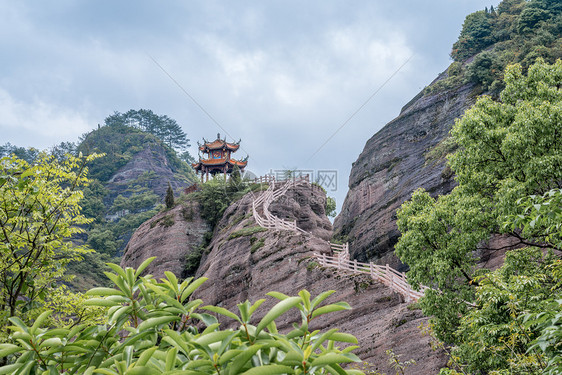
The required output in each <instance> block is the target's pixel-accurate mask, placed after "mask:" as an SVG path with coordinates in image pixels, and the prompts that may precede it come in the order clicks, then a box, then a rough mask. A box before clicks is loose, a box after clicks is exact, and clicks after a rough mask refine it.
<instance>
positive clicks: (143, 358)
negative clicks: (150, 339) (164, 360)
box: [135, 346, 158, 367]
mask: <svg viewBox="0 0 562 375" xmlns="http://www.w3.org/2000/svg"><path fill="white" fill-rule="evenodd" d="M157 349H158V347H157V346H153V347H152V348H148V349H145V350H144V351H143V352H142V354H141V355H140V357H139V359H138V361H137V362H136V363H135V367H136V366H144V365H146V364H147V363H148V361H149V360H150V357H152V355H153V354H154V352H155V351H156V350H157Z"/></svg>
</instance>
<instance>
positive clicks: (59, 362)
mask: <svg viewBox="0 0 562 375" xmlns="http://www.w3.org/2000/svg"><path fill="white" fill-rule="evenodd" d="M153 259H154V258H150V259H148V260H146V261H145V262H143V264H142V265H141V266H140V267H139V268H138V269H137V270H134V269H132V268H127V269H122V268H121V267H119V266H117V265H115V264H110V267H111V268H112V269H113V271H114V272H113V273H108V274H107V275H108V277H109V278H110V279H111V280H112V282H113V284H114V285H113V287H112V288H94V289H91V290H90V291H89V292H88V293H87V295H89V296H95V298H91V299H89V300H88V301H86V304H87V305H91V306H102V307H106V308H108V310H107V314H106V323H105V324H97V325H96V324H86V325H79V326H76V327H73V328H62V329H49V328H43V327H44V324H43V323H44V322H45V320H46V319H47V318H48V316H49V315H50V314H51V312H50V311H45V312H44V313H42V314H41V315H40V316H39V317H38V318H37V320H36V321H35V323H34V324H33V325H32V326H28V325H26V324H25V323H24V322H22V321H21V320H20V319H18V318H10V322H11V323H12V326H10V329H11V330H12V332H13V333H12V336H11V339H12V341H11V343H9V344H3V345H2V347H1V350H0V358H5V357H9V358H10V359H11V362H12V363H11V364H9V365H6V366H3V367H0V372H1V373H24V372H25V373H63V372H66V373H84V374H92V373H94V371H95V372H97V373H105V374H117V373H125V371H126V373H128V374H161V373H178V374H179V373H181V374H217V373H220V374H241V373H245V374H280V373H318V374H319V373H322V374H326V373H331V374H336V373H337V374H361V373H362V372H361V371H356V370H344V369H343V368H342V367H341V366H340V364H341V363H350V362H359V358H357V356H356V355H354V354H352V353H351V351H352V350H353V349H355V348H357V346H349V347H347V348H345V349H341V350H340V349H339V348H338V347H337V346H336V343H337V342H344V343H351V344H356V343H357V339H356V338H355V337H354V336H352V335H350V334H346V333H340V332H337V329H330V330H328V331H325V332H321V331H312V332H311V331H310V330H309V325H310V322H311V321H312V320H314V319H315V318H317V317H319V316H321V315H323V314H326V313H331V312H335V311H340V310H347V309H349V308H350V307H349V305H348V304H347V303H344V302H338V303H334V304H327V305H323V306H321V305H322V303H323V302H324V301H325V299H326V298H328V297H329V296H330V295H331V294H333V293H334V291H327V292H323V293H321V294H320V295H318V296H317V297H315V298H314V299H312V298H311V296H310V293H309V292H307V291H306V290H302V291H300V292H299V294H298V296H294V297H290V296H287V295H284V294H282V293H277V292H271V293H268V295H269V296H271V297H273V298H276V299H278V300H280V301H279V302H278V303H277V304H275V305H274V306H273V307H272V308H271V309H270V310H269V311H268V312H266V313H265V314H264V315H263V318H261V319H260V320H259V321H258V320H257V319H255V318H253V315H254V313H255V312H256V311H257V310H258V309H259V307H260V305H261V304H262V303H263V302H264V301H265V300H264V299H260V300H258V301H256V302H255V303H253V304H252V303H250V302H249V301H246V302H243V303H240V304H238V312H237V313H234V312H231V311H229V310H227V309H225V308H222V307H217V306H203V307H200V306H201V305H202V304H203V301H201V300H200V299H191V298H190V296H191V294H192V293H193V292H194V291H195V290H196V289H197V288H198V287H199V286H200V285H201V284H202V283H203V282H204V281H205V278H200V279H197V280H193V279H192V278H189V279H186V280H185V281H183V282H181V283H180V282H178V280H177V278H176V276H174V274H173V273H171V272H166V273H165V274H166V277H165V278H164V279H163V280H162V281H161V282H157V281H156V280H155V279H153V278H152V277H151V276H146V277H142V278H141V277H139V275H140V274H141V273H142V271H143V270H144V269H145V268H146V267H147V266H148V264H150V262H151V261H152V260H153ZM295 308H296V309H298V310H299V311H300V316H301V319H302V320H301V323H300V324H296V323H295V325H294V329H293V330H292V331H290V332H289V333H287V334H286V335H284V334H280V333H279V332H278V331H277V328H276V324H275V320H276V319H278V318H279V317H281V316H282V315H285V314H287V312H288V311H289V310H292V309H295ZM209 313H214V314H218V315H221V316H223V317H225V318H227V319H232V320H234V321H236V322H237V323H238V326H239V328H237V329H234V330H233V329H225V330H221V329H220V328H219V323H218V321H217V319H216V318H215V317H214V316H213V315H211V314H209ZM293 316H294V315H293ZM283 319H287V318H285V317H284V318H283ZM174 370H175V371H174ZM172 371H173V372H172Z"/></svg>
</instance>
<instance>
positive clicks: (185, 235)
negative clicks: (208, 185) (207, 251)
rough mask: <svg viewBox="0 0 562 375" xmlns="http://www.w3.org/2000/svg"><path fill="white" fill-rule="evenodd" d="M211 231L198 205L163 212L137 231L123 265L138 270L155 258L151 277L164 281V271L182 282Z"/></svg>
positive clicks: (182, 205) (193, 204)
mask: <svg viewBox="0 0 562 375" xmlns="http://www.w3.org/2000/svg"><path fill="white" fill-rule="evenodd" d="M209 230H210V228H209V225H208V224H207V223H206V222H205V221H204V220H203V219H202V218H201V215H200V209H199V204H198V203H197V202H195V201H191V200H189V201H187V202H184V203H181V204H179V205H177V206H176V207H174V208H173V209H171V210H169V211H164V212H160V213H159V214H157V215H156V216H154V217H153V218H152V219H150V220H148V221H146V222H144V223H143V224H142V225H141V226H140V227H139V228H138V229H137V230H136V231H135V233H134V234H133V236H132V237H131V239H130V240H129V243H128V244H127V247H126V248H125V251H124V254H123V257H122V258H121V265H122V266H127V267H135V268H138V266H140V265H141V263H142V262H143V261H144V260H145V259H147V258H150V257H152V256H156V257H157V258H156V260H154V262H152V263H151V264H150V269H149V270H148V271H149V273H150V274H152V275H154V276H155V277H163V276H164V271H170V272H173V273H174V274H176V275H177V276H178V277H180V278H181V277H182V276H183V274H184V272H185V270H186V262H187V258H190V257H193V255H197V254H198V252H200V249H199V247H200V246H202V245H203V244H204V242H205V234H206V233H207V232H208V231H209Z"/></svg>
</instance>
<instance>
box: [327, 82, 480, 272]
mask: <svg viewBox="0 0 562 375" xmlns="http://www.w3.org/2000/svg"><path fill="white" fill-rule="evenodd" d="M445 78H446V73H443V74H441V75H440V76H439V78H437V80H436V81H439V80H442V79H445ZM434 83H435V82H434ZM476 90H477V89H476V87H475V85H473V84H465V85H462V86H460V87H457V88H455V89H452V90H448V91H444V92H439V93H436V94H428V95H423V92H422V93H420V94H419V95H418V96H416V97H415V98H414V99H413V100H412V101H411V102H410V103H408V104H407V105H406V106H405V107H404V108H403V109H402V111H401V113H400V115H399V116H398V117H397V118H396V119H394V120H393V121H391V122H390V123H388V124H387V125H386V126H385V127H384V128H382V129H381V130H380V131H379V132H378V133H376V134H375V135H374V136H373V137H371V139H369V140H368V141H367V143H366V145H365V148H364V149H363V151H362V152H361V154H360V155H359V158H358V159H357V161H355V163H353V166H352V169H351V174H350V177H349V191H348V193H347V196H346V198H345V201H344V203H343V207H342V210H341V212H340V214H339V215H338V217H337V218H336V219H335V221H334V230H335V233H336V235H337V236H339V237H343V238H346V239H347V240H348V241H349V242H350V253H351V256H352V258H356V259H358V260H361V261H365V260H372V261H375V262H377V263H380V264H384V263H389V264H390V265H392V266H394V267H396V268H399V269H400V268H403V267H402V265H401V264H400V261H399V260H398V259H397V258H396V257H395V256H394V255H393V246H394V244H395V243H396V242H397V240H398V237H399V232H398V228H397V226H396V210H397V209H398V208H399V207H400V205H401V204H402V203H403V202H404V201H406V200H407V199H408V198H409V197H410V196H411V193H412V192H413V191H414V190H416V189H417V188H419V187H423V188H424V189H426V190H427V191H429V192H430V193H432V194H433V195H438V194H446V193H448V192H450V191H451V190H452V188H453V186H454V180H453V178H452V177H453V176H452V173H451V171H450V169H449V168H448V167H446V165H445V155H446V153H447V151H450V150H447V142H446V139H445V138H446V136H447V134H448V132H449V130H450V129H451V127H452V125H453V124H454V120H455V119H456V118H458V117H459V116H461V115H462V114H463V113H464V111H465V110H466V109H467V108H469V107H470V106H471V105H472V104H473V103H474V102H475V99H476V96H477V94H478V93H477V91H476Z"/></svg>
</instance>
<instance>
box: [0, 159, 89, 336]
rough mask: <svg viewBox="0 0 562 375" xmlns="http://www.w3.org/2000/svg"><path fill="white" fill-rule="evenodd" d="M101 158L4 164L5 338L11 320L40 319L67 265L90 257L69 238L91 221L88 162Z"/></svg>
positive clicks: (0, 252) (0, 219)
mask: <svg viewBox="0 0 562 375" xmlns="http://www.w3.org/2000/svg"><path fill="white" fill-rule="evenodd" d="M97 157H99V155H96V154H93V155H90V156H88V157H87V158H81V157H74V156H71V155H67V158H66V159H65V160H64V161H61V162H58V161H57V160H56V159H55V158H54V157H53V156H48V155H45V154H41V155H39V157H38V158H37V160H36V161H35V162H34V163H33V164H29V163H27V162H26V161H24V160H21V159H18V158H17V157H15V156H12V157H5V158H2V159H0V202H1V204H0V257H1V259H2V261H1V263H0V327H1V331H0V335H3V334H5V326H6V323H7V320H6V319H7V318H8V317H10V316H18V317H20V318H21V319H23V320H24V321H26V320H27V319H29V318H30V317H33V316H34V314H37V311H36V309H38V308H40V307H42V306H43V305H44V303H45V302H46V301H47V300H48V298H49V294H50V293H51V292H53V291H54V290H55V289H56V288H57V285H56V284H55V283H56V282H57V281H60V280H62V279H64V278H65V269H66V265H67V264H68V262H70V261H71V260H77V259H81V255H82V254H84V253H85V252H87V249H86V248H84V247H81V246H75V245H74V244H72V243H71V241H70V238H71V237H72V236H74V235H76V234H78V233H81V232H83V230H82V229H81V228H80V227H79V226H80V225H85V224H87V223H89V222H90V220H89V219H87V218H86V217H84V216H83V215H82V214H81V213H80V206H79V205H78V203H79V201H80V199H81V198H82V191H81V190H80V188H81V187H83V186H85V185H86V184H87V183H88V180H87V178H86V174H87V168H86V163H88V162H90V161H92V160H94V159H96V158H97Z"/></svg>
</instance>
